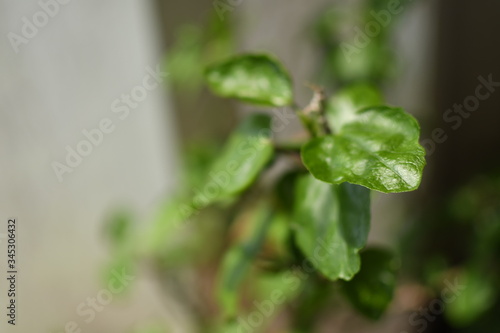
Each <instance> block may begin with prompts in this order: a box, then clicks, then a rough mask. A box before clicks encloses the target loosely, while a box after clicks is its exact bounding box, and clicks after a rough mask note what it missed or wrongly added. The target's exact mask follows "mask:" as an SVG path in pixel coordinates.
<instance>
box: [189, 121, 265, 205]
mask: <svg viewBox="0 0 500 333" xmlns="http://www.w3.org/2000/svg"><path fill="white" fill-rule="evenodd" d="M270 126H271V118H270V117H269V116H268V115H265V114H251V115H249V116H248V117H247V118H246V119H245V120H244V121H243V123H242V124H241V125H240V126H239V127H238V129H237V130H236V131H235V132H234V133H233V135H232V136H231V138H230V139H229V142H228V143H227V144H226V146H225V148H224V151H223V152H222V154H221V155H220V156H219V157H218V158H217V160H216V161H215V162H214V164H213V165H212V167H211V168H210V171H209V172H208V175H207V179H206V181H205V183H204V185H203V186H201V187H200V188H198V189H197V190H198V191H197V194H196V196H195V198H194V200H193V201H194V202H195V203H196V205H197V206H198V207H203V206H205V205H208V204H211V203H214V202H217V201H218V200H221V199H225V198H228V197H231V196H233V195H235V194H238V193H239V192H241V191H243V190H244V189H246V188H247V187H248V186H250V184H251V183H252V182H253V181H254V180H255V179H256V178H257V176H258V175H259V173H260V171H261V170H262V169H263V168H264V166H265V165H266V164H267V163H268V162H269V160H270V159H271V158H272V155H273V145H272V142H271V139H270V137H269V136H270Z"/></svg>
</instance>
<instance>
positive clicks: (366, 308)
mask: <svg viewBox="0 0 500 333" xmlns="http://www.w3.org/2000/svg"><path fill="white" fill-rule="evenodd" d="M397 270H398V262H397V260H396V259H395V258H394V256H393V254H392V253H391V252H389V251H387V250H383V249H375V248H372V249H367V250H366V251H363V252H362V253H361V270H360V271H359V273H358V274H356V276H355V277H354V278H353V279H352V280H351V281H349V282H343V283H342V290H343V291H344V294H345V295H346V297H347V299H348V300H349V301H350V302H351V304H352V305H353V306H354V307H355V308H356V309H357V310H358V311H360V312H361V313H362V314H363V315H365V316H367V317H369V318H371V319H378V318H380V317H381V316H382V314H383V313H384V311H385V310H386V308H387V306H389V304H390V302H391V300H392V297H393V294H394V289H395V287H396V272H397Z"/></svg>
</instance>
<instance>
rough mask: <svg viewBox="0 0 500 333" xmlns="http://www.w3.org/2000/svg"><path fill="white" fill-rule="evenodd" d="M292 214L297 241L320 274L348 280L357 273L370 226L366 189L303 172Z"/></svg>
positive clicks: (332, 278)
mask: <svg viewBox="0 0 500 333" xmlns="http://www.w3.org/2000/svg"><path fill="white" fill-rule="evenodd" d="M294 216H295V217H294V221H295V224H296V225H295V227H296V230H295V231H296V239H297V243H298V245H299V247H300V249H301V250H302V252H303V253H304V255H305V256H306V257H307V259H308V260H309V261H311V262H312V263H313V264H314V265H315V266H316V268H317V269H318V270H319V271H320V272H321V273H322V274H323V275H325V276H326V277H328V278H329V279H331V280H336V279H339V278H340V279H344V280H349V279H351V278H352V277H353V276H354V274H356V273H357V272H358V270H359V256H358V251H359V250H360V249H361V248H362V247H363V246H364V244H365V242H366V238H367V235H368V231H369V227H370V226H369V224H370V196H369V190H368V189H366V188H363V187H359V186H356V185H352V184H348V183H345V184H341V185H331V184H327V183H324V182H321V181H319V180H317V179H315V178H314V177H312V176H311V175H305V176H303V177H302V178H300V179H299V181H298V183H297V188H296V201H295V214H294Z"/></svg>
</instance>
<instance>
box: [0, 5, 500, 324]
mask: <svg viewBox="0 0 500 333" xmlns="http://www.w3.org/2000/svg"><path fill="white" fill-rule="evenodd" d="M394 1H395V2H396V3H397V5H398V11H397V13H394V14H392V15H390V16H389V21H388V22H387V24H386V25H385V24H384V25H382V23H380V24H379V25H378V27H379V29H380V32H379V33H376V34H375V36H374V37H371V38H369V39H370V42H369V43H366V46H365V45H363V46H362V47H359V45H360V43H361V44H363V40H362V38H360V32H359V31H362V32H363V31H365V27H366V24H368V23H370V22H372V23H373V22H382V21H378V20H377V17H376V16H374V15H373V13H372V11H373V12H375V13H380V12H381V11H384V10H387V9H388V8H389V7H388V6H391V1H385V0H349V1H347V0H345V1H340V0H338V1H333V0H330V1H327V0H310V1H303V0H302V1H299V0H276V1H264V0H216V1H185V2H179V1H177V2H174V1H163V0H155V1H153V0H150V1H144V0H143V1H139V0H121V1H117V0H106V1H96V0H87V1H79V0H64V1H63V0H40V1H31V0H30V1H28V0H26V1H22V2H19V1H13V0H1V1H0V17H1V19H0V32H1V35H2V36H4V37H3V38H2V39H1V41H0V69H1V72H0V73H1V75H0V152H1V154H0V170H1V172H0V188H1V189H2V190H1V191H0V213H1V219H2V221H6V220H7V219H8V218H10V217H15V218H17V220H18V244H19V252H18V265H19V280H18V289H19V295H18V300H19V301H18V304H19V308H18V323H17V325H16V326H15V327H12V326H11V325H7V323H6V320H4V319H5V318H4V315H2V318H4V319H2V321H1V322H0V327H1V331H2V332H5V331H6V332H51V333H52V332H53V333H56V332H57V333H60V332H79V331H78V330H79V329H80V330H81V332H95V333H99V332H132V333H160V332H218V329H217V328H216V327H217V323H218V320H219V319H218V309H217V304H216V301H215V300H214V291H213V290H214V285H215V282H214V281H215V279H216V270H217V263H218V262H220V258H221V255H222V253H223V251H224V249H225V247H226V246H227V240H226V239H225V238H224V237H222V236H221V235H227V234H229V235H230V233H231V231H228V230H229V227H228V225H227V223H226V222H227V221H226V220H227V219H228V217H227V214H226V213H224V212H223V210H222V209H220V208H213V209H209V210H208V211H207V212H205V213H204V214H203V216H202V217H199V219H200V220H204V221H206V222H207V223H202V224H195V225H193V224H194V223H190V224H189V226H187V227H186V228H185V230H183V231H182V232H178V231H177V229H172V228H171V226H169V225H168V223H167V222H168V221H169V219H170V217H171V216H172V214H173V213H172V211H173V210H175V209H176V207H177V206H176V205H178V203H177V202H176V198H177V197H178V196H179V195H180V194H179V193H181V192H183V191H186V190H189V189H190V188H192V187H193V186H195V184H196V183H197V182H198V180H199V178H200V177H203V175H204V170H205V169H204V168H205V167H206V165H207V164H209V162H210V161H211V159H212V158H213V156H215V155H216V154H217V152H218V151H219V150H220V147H221V145H222V144H223V143H224V142H225V140H226V138H227V136H228V134H229V132H230V131H231V130H232V129H233V128H234V126H235V125H236V124H237V121H238V119H239V118H240V117H241V115H242V114H244V113H248V112H252V111H255V110H256V109H255V108H248V107H243V106H242V105H241V104H238V103H236V102H234V101H231V100H223V99H220V98H217V97H215V96H213V95H212V94H211V93H210V92H209V91H208V90H207V89H206V87H205V85H204V82H203V77H202V73H203V69H204V67H205V66H206V65H208V64H210V63H212V62H214V61H217V60H221V59H224V58H226V57H228V56H230V55H233V54H237V53H241V52H256V51H259V52H267V53H271V54H274V55H275V56H276V57H278V58H279V59H281V60H282V62H283V63H284V64H285V66H286V67H287V68H288V69H289V70H290V72H291V74H292V77H293V78H294V89H295V93H296V95H297V96H298V97H297V100H298V103H299V104H301V105H306V104H307V102H308V101H309V99H310V97H311V96H310V95H311V92H310V90H309V89H308V88H307V87H306V84H307V83H308V82H313V83H316V84H320V85H324V86H325V87H327V92H329V93H332V92H335V91H336V90H337V89H339V88H341V87H343V86H344V85H346V84H349V83H352V82H361V81H362V82H370V83H371V84H373V85H376V86H377V87H379V88H380V89H382V90H383V92H384V95H385V97H386V100H387V101H388V104H391V105H397V106H401V107H403V108H404V109H405V110H407V111H408V112H410V113H411V114H413V115H414V116H415V117H416V118H417V119H418V120H419V122H420V123H421V127H422V134H421V139H422V141H421V142H422V145H424V147H425V148H426V150H427V152H428V155H427V167H426V169H425V173H424V178H423V183H422V185H421V187H420V189H419V190H418V191H416V192H413V193H405V194H398V195H383V194H375V195H374V197H373V206H372V214H373V219H372V229H371V232H370V239H369V243H370V244H376V245H383V246H387V247H389V248H391V249H393V250H395V251H397V252H398V253H399V255H400V258H401V267H402V268H401V272H400V274H399V280H398V281H399V282H398V287H397V290H396V292H395V297H394V300H393V302H392V303H391V306H390V307H389V309H388V311H387V312H386V314H385V316H384V317H382V319H380V320H379V321H371V320H369V319H365V318H364V317H362V316H361V315H360V314H357V313H356V311H354V310H353V309H352V308H350V306H349V305H348V304H347V303H346V302H345V301H344V300H342V299H341V297H334V296H336V295H334V294H335V291H333V292H332V299H328V300H326V301H325V302H326V303H325V304H326V305H325V306H324V308H323V309H322V310H321V312H318V313H314V318H315V321H314V322H315V325H314V326H312V327H311V328H310V330H309V331H310V332H384V333H386V332H398V333H399V332H420V333H421V332H424V331H425V332H477V331H481V330H487V331H492V332H496V331H500V318H498V316H495V314H498V312H499V310H500V297H499V292H500V290H499V287H498V286H499V285H500V271H499V266H498V263H499V258H500V206H499V202H500V201H499V200H500V174H499V165H500V164H499V163H500V161H499V159H500V155H499V154H498V152H499V143H500V131H498V129H497V127H498V125H500V114H499V109H500V92H498V91H496V90H498V88H499V86H500V83H496V82H500V65H499V63H498V61H499V59H500V47H499V43H498V38H499V37H498V31H500V21H499V20H498V19H497V16H498V13H499V12H500V3H499V2H494V1H487V0H479V1H474V2H471V1H465V0H459V1H457V0H455V1H451V0H439V1H438V0H436V1H430V0H413V1H412V0H401V1H397V0H394ZM394 1H392V2H394ZM379 19H380V18H379ZM346 43H347V44H349V45H351V46H352V45H354V47H357V49H359V52H356V53H355V54H354V53H353V56H352V57H350V56H349V57H348V56H346V53H345V52H346V49H345V48H343V47H342V45H344V47H345V45H347V44H346ZM356 45H357V46H356ZM479 86H482V87H483V88H480V90H479V91H480V94H482V95H478V87H479ZM486 93H488V94H487V95H488V97H485V98H479V96H484V94H486ZM475 101H478V102H477V105H476V102H475ZM471 103H472V104H471ZM457 105H458V106H457ZM460 105H463V107H462V108H461V109H459V108H460ZM449 110H451V111H449ZM460 110H461V111H460ZM448 111H449V112H448ZM298 131H300V129H299V126H298V125H297V124H296V122H292V124H290V126H287V128H286V130H285V131H284V133H280V135H281V136H283V137H286V138H289V137H294V136H296V135H298V134H297V132H298ZM84 142H87V144H86V143H84ZM88 142H90V144H88ZM79 151H82V152H83V153H81V154H78V152H79ZM197 219H198V217H197ZM165 221H167V222H165ZM195 222H198V221H195ZM2 225H4V224H2ZM174 232H175V233H174ZM5 233H6V227H2V229H0V248H2V250H1V253H2V255H3V254H4V249H3V248H4V247H5V246H6V245H5ZM0 269H2V272H4V271H6V267H5V260H3V259H2V261H1V262H0ZM457 278H459V279H460V281H461V283H463V284H464V285H465V286H466V287H465V288H464V290H463V292H461V294H460V295H459V297H458V298H457V299H456V300H454V301H450V302H448V301H444V300H443V296H442V291H443V290H444V289H446V288H449V286H448V284H449V283H453V281H456V279H457ZM2 279H3V278H2ZM118 280H120V281H122V282H124V283H123V284H124V288H121V289H123V290H121V289H120V291H117V292H114V291H112V289H113V287H111V286H110V283H111V281H115V282H116V281H118ZM0 290H1V294H0V295H1V296H0V302H1V307H2V308H4V306H5V305H6V303H5V300H6V297H5V293H6V288H5V285H4V284H3V282H2V283H0ZM110 290H111V292H110ZM113 290H114V289H113ZM250 298H251V297H250ZM93 300H94V303H93ZM95 300H97V304H95ZM436 300H440V301H441V302H440V303H439V304H444V307H443V309H437V310H435V311H434V310H433V308H432V307H433V306H434V305H436ZM250 303H251V302H250ZM92 304H94V305H92ZM429 307H431V308H429ZM426 309H427V310H429V309H430V310H432V311H431V314H428V317H426V316H425V315H423V314H422V311H425V310H426ZM430 310H429V311H430ZM433 311H434V312H433ZM311 316H312V315H311ZM292 321H293V320H292V318H291V316H290V313H289V311H288V309H287V308H286V307H283V309H280V310H279V311H277V312H276V314H275V315H273V316H272V318H269V320H268V322H267V323H266V325H263V326H262V327H260V328H259V329H256V330H255V331H256V332H260V331H262V332H292V328H291V326H290V325H291V322H292Z"/></svg>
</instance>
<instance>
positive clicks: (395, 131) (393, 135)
mask: <svg viewBox="0 0 500 333" xmlns="http://www.w3.org/2000/svg"><path fill="white" fill-rule="evenodd" d="M419 132H420V128H419V126H418V123H417V121H416V120H415V119H414V118H413V117H412V116H410V115H409V114H407V113H406V112H404V111H403V110H402V109H399V108H390V107H385V106H384V107H376V108H370V109H363V110H361V111H358V112H357V117H356V118H355V119H353V120H352V121H350V122H348V123H345V124H344V125H343V126H342V128H341V130H340V131H339V132H338V133H337V134H335V135H328V136H324V137H319V138H315V139H312V140H311V141H309V142H308V143H307V144H305V145H304V147H303V148H302V160H303V162H304V164H305V166H306V167H307V169H308V170H309V171H310V172H311V173H312V174H313V175H314V177H316V178H318V179H320V180H322V181H325V182H328V183H332V184H339V183H342V182H346V181H347V182H349V183H353V184H358V185H362V186H365V187H368V188H370V189H372V190H377V191H380V192H385V193H392V192H406V191H412V190H415V189H417V188H418V186H419V185H420V181H421V178H422V172H423V168H424V166H425V150H424V149H423V148H422V146H420V144H419V143H418V138H419Z"/></svg>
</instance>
